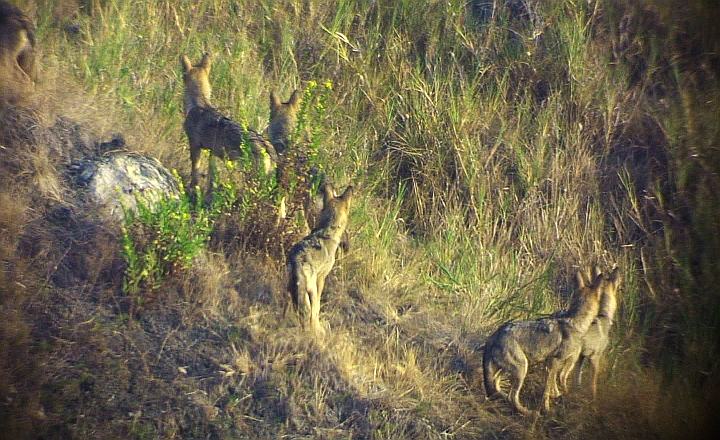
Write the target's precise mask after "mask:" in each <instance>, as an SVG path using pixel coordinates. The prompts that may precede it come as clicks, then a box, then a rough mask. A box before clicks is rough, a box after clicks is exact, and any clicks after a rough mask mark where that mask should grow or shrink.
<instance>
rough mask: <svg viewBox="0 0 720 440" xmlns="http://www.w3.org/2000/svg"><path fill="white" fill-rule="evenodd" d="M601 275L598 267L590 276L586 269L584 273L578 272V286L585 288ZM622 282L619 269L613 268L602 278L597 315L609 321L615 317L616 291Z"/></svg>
mask: <svg viewBox="0 0 720 440" xmlns="http://www.w3.org/2000/svg"><path fill="white" fill-rule="evenodd" d="M599 274H601V270H600V268H599V267H598V266H595V267H594V268H593V275H592V276H591V275H590V271H589V270H588V269H586V270H585V271H584V272H578V274H577V277H578V284H579V285H580V284H581V285H582V286H587V285H590V284H591V283H592V279H593V277H596V276H598V275H599ZM621 282H622V276H621V275H620V271H619V268H617V267H616V268H615V269H613V270H612V272H610V273H609V274H607V275H604V276H603V282H602V285H601V286H600V290H601V292H600V310H599V314H600V315H603V316H605V317H608V318H610V319H613V316H615V310H616V309H617V291H618V288H619V287H620V283H621Z"/></svg>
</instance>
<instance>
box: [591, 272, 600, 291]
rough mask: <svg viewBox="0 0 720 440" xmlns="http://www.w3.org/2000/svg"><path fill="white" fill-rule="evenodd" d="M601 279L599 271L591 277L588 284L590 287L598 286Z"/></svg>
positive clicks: (595, 287)
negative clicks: (590, 281)
mask: <svg viewBox="0 0 720 440" xmlns="http://www.w3.org/2000/svg"><path fill="white" fill-rule="evenodd" d="M602 280H603V274H602V273H599V274H597V275H595V276H594V277H593V280H592V283H591V284H590V285H589V286H588V287H590V288H591V289H597V288H598V287H599V286H600V283H602Z"/></svg>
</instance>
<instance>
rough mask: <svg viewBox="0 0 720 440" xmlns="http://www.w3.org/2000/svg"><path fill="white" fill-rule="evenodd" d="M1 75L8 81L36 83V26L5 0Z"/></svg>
mask: <svg viewBox="0 0 720 440" xmlns="http://www.w3.org/2000/svg"><path fill="white" fill-rule="evenodd" d="M0 75H2V77H3V78H4V79H5V80H7V81H22V82H26V83H33V82H34V81H35V26H34V25H33V23H32V21H31V20H30V19H29V18H28V17H27V16H26V15H25V14H24V13H23V11H21V10H20V9H18V8H17V7H15V6H13V5H11V4H10V3H8V2H6V1H4V0H0Z"/></svg>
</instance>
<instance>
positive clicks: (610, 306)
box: [561, 267, 622, 399]
mask: <svg viewBox="0 0 720 440" xmlns="http://www.w3.org/2000/svg"><path fill="white" fill-rule="evenodd" d="M599 272H600V269H599V268H597V267H596V268H595V274H596V275H597V274H598V273H599ZM589 279H590V274H586V275H585V280H589ZM621 282H622V276H621V275H620V274H619V270H618V268H617V267H616V268H615V269H613V271H612V272H610V275H607V276H606V277H605V283H603V291H602V295H601V296H600V312H599V313H598V315H597V316H596V317H595V319H593V321H592V324H591V325H590V328H589V329H588V331H587V333H585V335H584V336H583V337H582V339H581V349H580V354H579V357H577V358H572V359H571V362H569V363H568V364H567V367H566V368H565V369H564V371H563V372H562V373H561V379H562V384H563V387H564V388H565V389H567V379H568V376H569V375H570V373H572V371H573V370H575V383H576V385H580V384H581V382H582V369H583V366H584V365H585V364H586V363H587V362H589V363H590V367H591V369H592V381H591V382H590V389H591V391H592V397H593V399H594V398H595V397H596V395H597V377H598V373H599V371H600V361H601V360H602V359H603V357H604V356H605V350H606V349H607V346H608V345H609V344H610V329H611V328H612V325H613V319H614V317H615V310H617V291H618V288H619V287H620V283H621Z"/></svg>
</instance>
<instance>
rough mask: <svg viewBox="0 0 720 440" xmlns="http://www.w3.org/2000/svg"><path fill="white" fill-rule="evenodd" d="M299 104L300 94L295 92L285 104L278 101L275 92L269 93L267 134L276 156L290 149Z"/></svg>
mask: <svg viewBox="0 0 720 440" xmlns="http://www.w3.org/2000/svg"><path fill="white" fill-rule="evenodd" d="M300 103H301V98H300V92H298V91H297V90H295V91H293V92H292V95H290V99H289V100H288V101H287V102H282V101H280V98H278V96H277V95H276V94H275V91H270V124H269V125H268V128H267V134H268V137H269V138H270V143H272V144H273V146H274V147H275V151H277V152H278V154H283V153H284V152H285V151H287V149H288V147H290V134H291V133H292V130H294V129H295V125H296V124H297V113H298V110H300Z"/></svg>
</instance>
